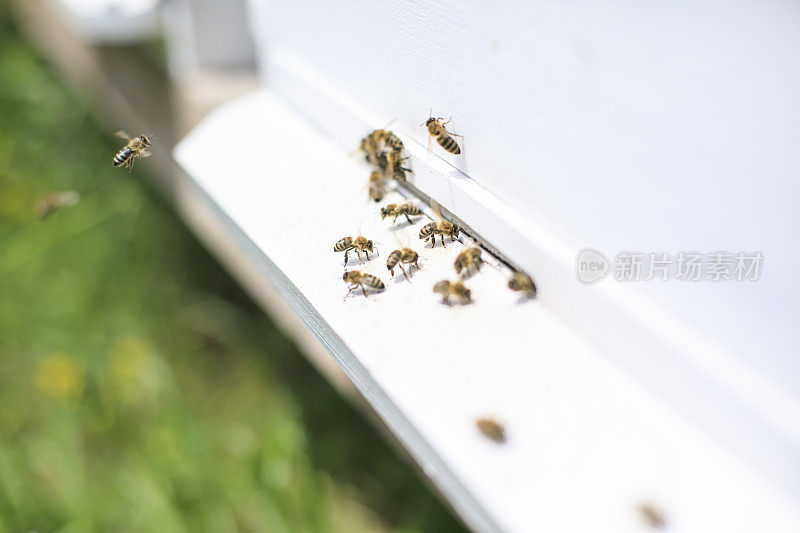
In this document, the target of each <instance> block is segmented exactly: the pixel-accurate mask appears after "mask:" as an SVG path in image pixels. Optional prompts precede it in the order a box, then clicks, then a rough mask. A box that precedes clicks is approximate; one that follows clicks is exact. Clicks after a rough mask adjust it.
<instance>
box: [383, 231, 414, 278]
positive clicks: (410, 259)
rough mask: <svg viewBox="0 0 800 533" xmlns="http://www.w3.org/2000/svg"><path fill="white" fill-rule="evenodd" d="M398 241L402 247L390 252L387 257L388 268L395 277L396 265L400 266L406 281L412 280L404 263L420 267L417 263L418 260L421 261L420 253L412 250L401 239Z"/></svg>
mask: <svg viewBox="0 0 800 533" xmlns="http://www.w3.org/2000/svg"><path fill="white" fill-rule="evenodd" d="M395 239H397V236H395ZM406 240H407V239H406ZM397 243H398V244H399V245H400V248H398V249H397V250H395V251H393V252H392V253H390V254H389V257H388V258H387V259H386V268H387V269H388V270H389V272H391V273H392V277H394V267H399V268H400V270H401V271H402V272H403V276H405V278H406V281H411V280H410V279H409V277H408V274H407V273H406V269H405V268H403V263H405V264H407V265H409V269H410V268H411V266H414V267H416V268H417V269H419V265H418V264H417V261H419V254H418V253H417V252H415V251H414V250H412V249H411V247H410V246H409V245H408V244H407V243H406V244H404V243H402V242H400V239H397Z"/></svg>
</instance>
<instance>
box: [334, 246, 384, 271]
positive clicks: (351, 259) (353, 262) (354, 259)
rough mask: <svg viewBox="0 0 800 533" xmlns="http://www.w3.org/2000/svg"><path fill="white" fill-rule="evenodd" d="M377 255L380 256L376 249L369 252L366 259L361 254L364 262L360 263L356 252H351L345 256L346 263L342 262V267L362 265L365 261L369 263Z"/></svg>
mask: <svg viewBox="0 0 800 533" xmlns="http://www.w3.org/2000/svg"><path fill="white" fill-rule="evenodd" d="M362 254H364V253H363V252H362ZM378 257H380V254H379V253H378V250H375V251H374V252H370V254H369V259H367V256H366V255H363V259H364V262H363V263H362V262H361V260H360V259H359V258H358V255H357V254H352V253H351V254H350V255H349V256H348V257H347V263H343V267H344V268H350V267H360V266H364V265H366V264H367V263H369V262H371V261H374V260H375V259H376V258H378Z"/></svg>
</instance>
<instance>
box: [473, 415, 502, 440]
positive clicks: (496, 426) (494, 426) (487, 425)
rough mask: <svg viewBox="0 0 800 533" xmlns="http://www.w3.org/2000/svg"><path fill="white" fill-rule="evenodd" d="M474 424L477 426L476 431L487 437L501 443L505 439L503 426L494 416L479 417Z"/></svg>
mask: <svg viewBox="0 0 800 533" xmlns="http://www.w3.org/2000/svg"><path fill="white" fill-rule="evenodd" d="M475 425H476V426H478V431H480V432H481V433H482V434H483V436H484V437H486V438H487V439H490V440H493V441H494V442H496V443H498V444H502V443H503V442H505V441H506V428H505V426H503V424H501V423H500V422H498V421H497V420H495V419H494V418H490V417H487V418H479V419H478V420H476V421H475Z"/></svg>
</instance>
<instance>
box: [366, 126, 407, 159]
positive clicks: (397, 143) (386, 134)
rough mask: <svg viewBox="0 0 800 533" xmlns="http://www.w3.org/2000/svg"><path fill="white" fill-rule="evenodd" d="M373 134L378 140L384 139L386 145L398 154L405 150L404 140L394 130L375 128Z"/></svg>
mask: <svg viewBox="0 0 800 533" xmlns="http://www.w3.org/2000/svg"><path fill="white" fill-rule="evenodd" d="M392 122H394V121H392ZM372 135H374V136H375V138H376V139H377V140H378V141H382V142H383V143H384V144H385V145H386V146H388V147H389V149H390V150H392V151H394V152H397V153H398V154H399V153H400V152H402V151H403V141H401V140H400V138H399V137H398V136H397V135H395V134H394V132H392V131H389V130H386V129H383V130H375V131H374V132H372Z"/></svg>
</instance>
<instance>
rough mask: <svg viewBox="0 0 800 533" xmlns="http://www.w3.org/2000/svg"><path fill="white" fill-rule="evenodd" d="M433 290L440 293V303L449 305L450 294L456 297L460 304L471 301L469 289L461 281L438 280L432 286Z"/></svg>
mask: <svg viewBox="0 0 800 533" xmlns="http://www.w3.org/2000/svg"><path fill="white" fill-rule="evenodd" d="M433 292H435V293H437V294H441V295H442V303H443V304H447V305H450V296H454V297H456V298H458V303H460V304H461V305H464V304H468V303H470V302H471V301H472V298H471V293H470V290H469V289H468V288H467V287H466V286H465V285H464V283H462V282H461V281H448V280H444V281H440V282H438V283H437V284H436V285H434V286H433Z"/></svg>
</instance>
